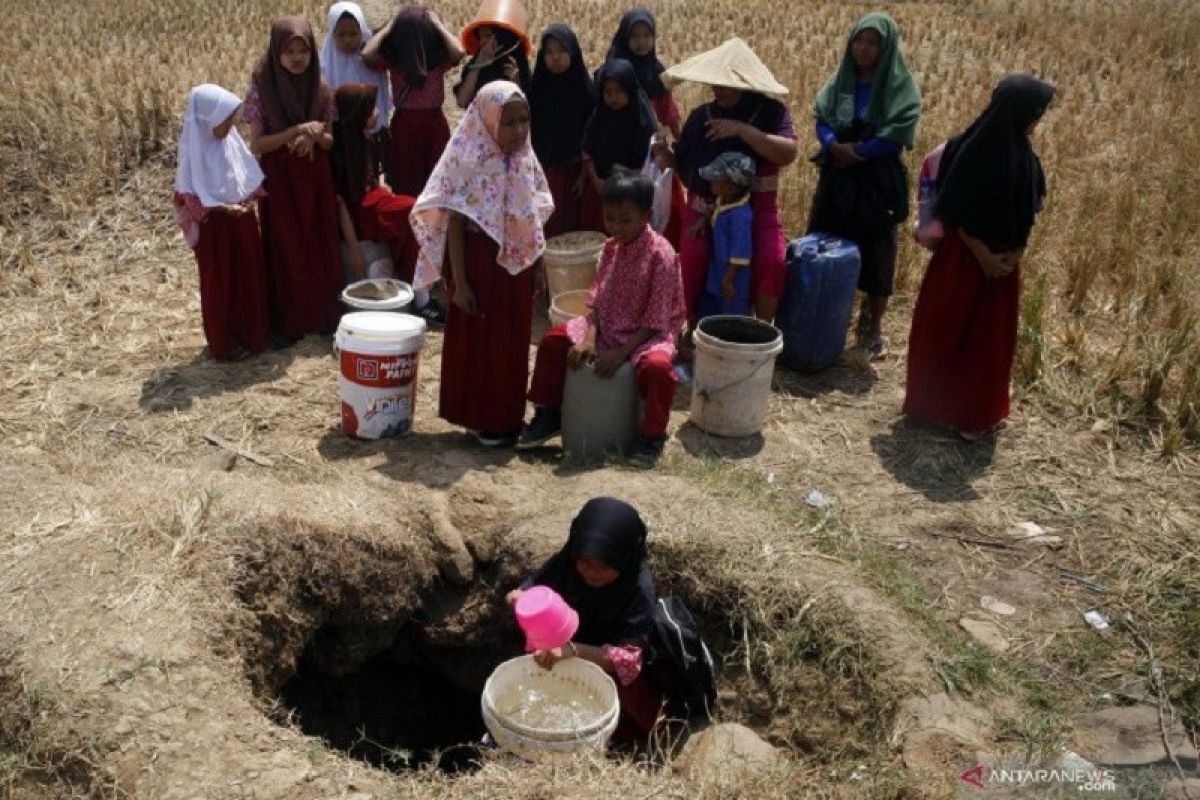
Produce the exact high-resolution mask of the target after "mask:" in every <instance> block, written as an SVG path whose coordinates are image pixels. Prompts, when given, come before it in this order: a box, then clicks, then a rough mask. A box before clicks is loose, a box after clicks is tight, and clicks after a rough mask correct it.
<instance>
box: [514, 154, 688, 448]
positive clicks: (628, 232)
mask: <svg viewBox="0 0 1200 800" xmlns="http://www.w3.org/2000/svg"><path fill="white" fill-rule="evenodd" d="M603 199H604V224H605V227H606V228H607V229H608V233H609V236H610V237H611V238H610V239H609V240H608V242H607V243H606V244H605V245H604V252H603V254H602V255H601V257H600V267H599V269H598V270H597V272H596V280H595V281H594V282H593V283H592V288H591V290H590V291H589V294H588V307H589V308H590V309H591V312H590V313H589V314H588V315H587V316H585V317H576V318H575V319H573V320H571V321H570V322H568V323H567V324H565V325H560V326H558V327H555V328H551V329H550V330H549V331H547V332H546V334H545V335H544V336H543V337H542V341H541V344H539V345H538V352H537V360H536V362H535V365H534V371H533V380H532V381H531V382H530V388H529V400H530V401H531V402H532V403H533V404H534V405H535V406H536V407H537V409H536V411H535V413H534V416H533V419H532V420H531V421H530V422H529V424H527V425H526V426H525V428H524V429H523V430H522V431H521V437H520V439H519V440H518V442H517V449H530V448H533V447H537V446H539V445H541V444H543V443H544V442H546V441H548V440H549V439H551V438H553V437H555V436H557V435H558V433H559V431H560V428H561V420H562V415H561V405H562V398H563V386H564V384H565V383H566V377H567V367H568V366H570V367H572V368H576V369H577V368H579V367H581V366H583V365H584V364H587V363H591V364H592V367H593V369H594V370H595V371H596V374H597V375H598V376H600V377H602V378H610V377H612V376H613V375H614V374H615V373H616V371H617V370H618V369H619V368H620V367H621V365H622V364H624V363H625V362H626V361H631V362H633V365H634V367H635V368H636V369H637V386H638V393H639V394H640V395H641V396H642V400H643V401H644V407H645V413H644V415H643V419H642V429H641V439H640V441H639V443H638V445H637V447H636V448H635V449H634V452H633V453H632V454H631V456H630V460H631V461H632V462H633V463H634V464H637V465H639V466H647V467H648V466H653V465H654V464H655V463H657V461H658V458H659V456H660V455H662V451H663V446H664V444H665V443H666V440H667V436H666V433H667V422H668V421H669V419H670V415H671V403H672V402H673V400H674V398H675V386H676V384H677V383H678V382H679V379H678V378H677V377H676V376H675V371H674V368H673V363H672V362H673V360H674V358H675V339H676V337H677V336H678V334H679V330H680V327H681V326H682V325H683V321H684V317H685V316H686V309H685V307H684V303H683V279H682V274H681V272H680V268H679V256H677V255H676V254H675V250H674V248H672V247H671V244H670V243H669V242H668V241H667V240H666V239H664V238H663V237H662V236H660V235H659V234H657V233H655V232H654V230H653V229H652V228H651V227H650V214H651V210H652V207H653V204H654V184H652V183H651V182H650V180H649V179H648V178H645V177H643V176H641V175H630V174H623V173H616V174H614V175H612V176H610V177H609V178H608V180H607V181H605V183H604V195H603Z"/></svg>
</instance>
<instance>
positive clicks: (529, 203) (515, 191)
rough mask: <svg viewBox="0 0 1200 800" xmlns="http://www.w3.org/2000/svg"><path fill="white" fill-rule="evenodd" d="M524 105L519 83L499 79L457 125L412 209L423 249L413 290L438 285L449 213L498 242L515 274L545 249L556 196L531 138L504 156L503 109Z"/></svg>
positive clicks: (500, 260) (502, 257) (506, 266)
mask: <svg viewBox="0 0 1200 800" xmlns="http://www.w3.org/2000/svg"><path fill="white" fill-rule="evenodd" d="M514 100H525V95H524V94H523V93H522V92H521V90H520V88H519V87H518V86H517V85H516V84H515V83H510V82H508V81H493V82H492V83H489V84H487V85H486V86H484V87H483V88H481V89H480V90H479V93H478V94H477V95H475V99H474V100H473V101H472V102H471V106H470V108H468V109H467V113H466V116H464V117H463V118H462V121H461V122H459V123H458V127H457V128H456V129H455V131H454V135H453V136H451V137H450V143H449V144H448V145H447V146H446V149H445V151H444V152H443V153H442V157H441V159H439V160H438V163H437V166H436V167H434V169H433V174H432V175H430V177H429V181H428V182H427V183H426V184H425V190H424V191H423V192H421V196H420V197H418V198H417V202H416V204H415V205H414V206H413V210H412V216H411V221H412V229H413V233H415V234H416V237H417V242H418V243H419V244H420V245H421V255H420V257H419V258H418V259H417V270H416V277H415V280H414V282H413V283H414V285H415V286H416V287H417V288H418V289H420V288H425V287H427V286H429V285H430V284H432V283H434V282H435V281H437V280H438V278H439V277H440V276H441V272H442V262H443V260H444V259H445V254H446V233H447V231H448V230H449V227H450V212H456V213H459V214H462V215H463V216H464V217H466V218H467V219H469V220H470V221H471V222H473V223H475V224H476V225H477V226H479V227H480V228H481V229H482V230H483V232H484V233H486V234H487V235H488V236H489V237H491V238H492V240H493V241H495V242H496V244H497V245H499V248H500V252H499V255H498V256H497V258H496V261H497V263H498V264H499V265H500V266H501V267H503V268H504V269H505V270H507V271H508V272H509V273H511V274H513V275H516V274H518V273H520V272H522V271H524V270H526V269H528V268H529V267H531V266H533V264H534V262H536V261H537V260H538V259H539V258H540V257H541V255H542V253H543V252H544V251H545V249H546V239H545V236H544V234H543V233H542V226H543V225H545V224H546V220H548V219H549V218H550V215H551V214H552V213H553V212H554V199H553V198H552V196H551V195H550V187H549V185H548V184H547V183H546V176H545V174H544V173H543V172H542V167H541V164H539V163H538V160H537V158H536V157H535V156H534V154H533V148H532V147H531V146H530V143H529V138H528V137H526V139H525V141H524V142H523V143H522V144H521V147H520V148H519V149H518V150H517V151H516V152H515V153H511V154H508V155H506V154H505V153H504V152H503V151H502V150H501V149H500V145H499V143H498V142H497V139H498V136H499V128H500V116H501V114H502V113H503V111H504V106H505V105H507V104H508V103H510V102H512V101H514Z"/></svg>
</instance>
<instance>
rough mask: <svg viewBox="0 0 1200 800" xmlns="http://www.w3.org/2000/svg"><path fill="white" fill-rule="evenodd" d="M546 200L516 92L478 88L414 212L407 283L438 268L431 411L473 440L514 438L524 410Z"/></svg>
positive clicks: (497, 84) (489, 442)
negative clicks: (442, 287)
mask: <svg viewBox="0 0 1200 800" xmlns="http://www.w3.org/2000/svg"><path fill="white" fill-rule="evenodd" d="M553 211H554V201H553V199H552V198H551V196H550V188H549V186H548V185H547V183H546V176H545V174H544V173H543V172H542V168H541V165H540V164H538V160H537V158H536V157H535V156H534V154H533V148H532V147H531V146H530V143H529V104H528V102H527V101H526V100H525V95H524V94H523V93H522V92H521V90H520V88H519V87H518V86H517V85H516V84H514V83H509V82H508V81H493V82H492V83H489V84H487V85H486V86H484V87H483V88H482V89H480V90H479V92H478V94H476V96H475V99H474V100H473V101H471V106H470V108H468V109H467V114H466V116H465V117H463V119H462V122H460V123H459V125H458V128H457V130H455V132H454V135H453V136H452V137H451V138H450V144H449V145H448V146H447V147H446V152H445V153H443V154H442V158H441V160H440V161H439V162H438V165H437V167H436V168H435V169H434V171H433V175H431V176H430V178H429V182H428V184H426V186H425V191H424V192H422V193H421V196H420V197H419V198H418V199H417V203H416V205H415V206H414V207H413V212H412V217H411V220H412V227H413V232H414V233H415V234H416V236H417V241H418V243H419V244H420V246H421V254H420V256H419V257H418V259H417V273H416V279H415V280H414V285H415V286H416V287H417V288H418V289H420V288H424V287H427V286H429V285H430V284H432V283H433V282H434V281H436V280H438V279H439V278H440V277H442V274H443V272H445V273H446V275H445V277H446V285H447V289H448V291H449V293H450V297H451V306H450V313H449V317H448V319H447V321H446V335H445V339H444V340H443V342H442V380H441V388H440V394H439V401H438V414H439V416H441V417H442V418H443V419H445V420H446V421H448V422H451V423H453V424H455V425H461V426H462V427H464V428H466V429H468V430H469V431H471V432H472V433H474V435H475V437H476V439H477V440H478V441H479V443H480V444H482V445H484V446H486V447H499V446H503V445H511V444H515V443H516V440H517V435H518V433H519V432H520V428H521V421H522V419H523V417H524V415H525V384H526V382H527V381H528V378H529V337H530V333H531V329H532V313H533V298H534V293H535V279H534V274H535V272H536V270H534V269H531V267H533V266H534V265H535V264H536V263H537V262H538V261H539V259H540V258H541V256H542V252H543V251H544V250H545V249H546V239H545V234H544V233H543V226H544V225H545V224H546V220H547V219H549V218H550V215H551V213H552V212H553Z"/></svg>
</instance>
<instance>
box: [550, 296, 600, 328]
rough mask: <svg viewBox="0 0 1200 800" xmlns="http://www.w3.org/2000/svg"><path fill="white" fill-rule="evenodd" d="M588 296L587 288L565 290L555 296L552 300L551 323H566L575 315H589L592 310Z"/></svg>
mask: <svg viewBox="0 0 1200 800" xmlns="http://www.w3.org/2000/svg"><path fill="white" fill-rule="evenodd" d="M587 298H588V290H587V289H582V290H578V291H571V292H563V293H562V294H560V295H557V296H555V297H554V300H552V301H551V302H550V324H551V325H566V324H567V323H568V322H570V321H571V320H573V319H575V317H583V316H587V313H588V311H590V309H589V308H588V304H587Z"/></svg>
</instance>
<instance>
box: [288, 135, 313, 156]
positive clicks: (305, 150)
mask: <svg viewBox="0 0 1200 800" xmlns="http://www.w3.org/2000/svg"><path fill="white" fill-rule="evenodd" d="M314 145H315V140H313V139H310V138H308V137H307V136H297V137H296V138H295V139H292V140H291V141H290V142H288V151H289V152H291V153H295V154H296V155H298V156H300V157H301V158H310V159H311V158H312V154H313V147H314Z"/></svg>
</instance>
